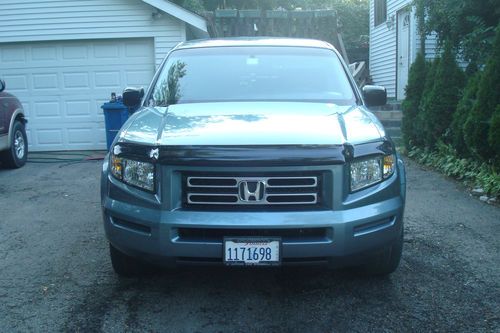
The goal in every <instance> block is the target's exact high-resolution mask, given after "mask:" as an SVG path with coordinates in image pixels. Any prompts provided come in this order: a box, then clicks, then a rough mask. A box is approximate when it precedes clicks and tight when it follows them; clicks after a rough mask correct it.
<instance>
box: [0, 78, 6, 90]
mask: <svg viewBox="0 0 500 333" xmlns="http://www.w3.org/2000/svg"><path fill="white" fill-rule="evenodd" d="M4 90H5V81H4V80H2V79H0V92H2V91H4Z"/></svg>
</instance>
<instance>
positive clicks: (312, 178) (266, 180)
mask: <svg viewBox="0 0 500 333" xmlns="http://www.w3.org/2000/svg"><path fill="white" fill-rule="evenodd" d="M195 180H209V181H210V180H212V181H214V184H213V185H205V184H203V185H196V184H193V181H195ZM217 180H221V181H227V180H232V181H234V185H232V184H231V185H217ZM273 180H281V181H283V180H284V181H286V180H290V181H292V183H293V181H294V180H306V182H310V183H311V184H305V185H304V184H299V185H294V184H291V185H285V184H280V185H269V182H272V181H273ZM242 182H261V183H264V184H265V189H266V190H267V189H281V190H282V191H283V190H284V189H290V190H292V189H297V188H301V189H307V188H311V189H312V188H315V187H317V186H318V177H316V176H304V177H297V176H292V177H239V176H238V177H227V176H222V177H215V176H209V177H203V176H189V177H187V180H186V185H187V193H186V194H187V195H186V198H187V203H188V204H193V205H305V204H307V205H311V204H317V203H318V193H317V192H303V193H300V192H299V193H297V192H282V193H267V192H266V193H264V196H263V198H262V199H261V200H250V201H246V200H243V199H242V198H241V197H240V196H241V194H240V184H241V183H242ZM232 183H233V182H232ZM195 188H198V189H210V188H212V189H233V190H235V191H237V192H236V193H217V192H212V191H211V192H189V190H190V189H195ZM318 191H319V189H318ZM195 196H202V197H211V198H212V199H213V201H198V200H193V197H195ZM300 196H302V197H305V198H307V197H310V198H311V200H303V201H294V200H290V201H287V198H288V199H291V198H292V197H300ZM223 197H225V198H227V197H233V198H234V199H235V201H233V202H225V201H223V200H221V201H217V198H221V199H222V198H223ZM270 198H282V201H281V202H275V201H269V200H268V199H270ZM271 200H272V199H271Z"/></svg>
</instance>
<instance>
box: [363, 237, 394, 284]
mask: <svg viewBox="0 0 500 333" xmlns="http://www.w3.org/2000/svg"><path fill="white" fill-rule="evenodd" d="M402 253H403V233H402V232H401V236H400V237H399V238H398V239H397V240H396V241H394V243H392V244H391V245H390V246H388V247H387V248H386V249H384V250H383V251H382V252H381V253H380V254H378V255H377V256H375V257H373V258H371V259H370V260H369V261H368V262H367V263H366V264H364V265H363V266H361V267H360V268H361V272H362V273H363V274H364V275H368V276H384V275H389V274H391V273H393V272H394V271H395V270H396V269H397V268H398V266H399V262H400V261H401V255H402Z"/></svg>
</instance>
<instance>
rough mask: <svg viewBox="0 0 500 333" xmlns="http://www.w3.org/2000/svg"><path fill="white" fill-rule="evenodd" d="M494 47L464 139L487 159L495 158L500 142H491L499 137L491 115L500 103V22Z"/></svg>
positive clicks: (480, 83)
mask: <svg viewBox="0 0 500 333" xmlns="http://www.w3.org/2000/svg"><path fill="white" fill-rule="evenodd" d="M493 46H494V48H493V50H492V53H491V55H490V57H489V59H488V61H487V63H486V66H485V68H484V72H483V74H482V75H481V79H480V81H479V87H478V91H477V101H476V102H475V103H474V105H473V107H472V109H471V112H470V113H469V116H468V117H467V120H466V122H465V128H464V131H465V133H464V134H465V142H466V143H467V146H468V148H469V150H470V151H472V152H474V153H475V154H476V155H478V156H479V157H480V158H482V159H483V160H484V161H489V160H495V159H498V158H496V151H497V148H496V147H497V146H498V145H500V141H496V142H489V137H490V136H491V138H492V139H495V138H496V137H497V134H495V132H496V131H497V129H492V130H491V133H490V127H491V121H492V115H493V113H494V112H495V110H496V109H497V107H498V105H499V104H500V93H499V92H500V25H499V26H498V27H497V34H496V37H495V42H494V45H493Z"/></svg>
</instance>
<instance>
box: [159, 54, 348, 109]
mask: <svg viewBox="0 0 500 333" xmlns="http://www.w3.org/2000/svg"><path fill="white" fill-rule="evenodd" d="M212 101H311V102H316V101H317V102H330V103H336V104H343V105H345V104H353V103H355V95H354V93H353V90H352V87H351V85H350V82H349V80H348V78H347V75H346V73H345V71H344V68H343V66H342V64H341V62H340V60H339V57H338V56H337V54H336V53H334V52H333V51H331V50H328V49H320V48H306V47H212V48H193V49H184V50H183V49H180V50H177V51H174V52H172V54H171V55H170V56H169V58H168V59H167V61H166V63H165V65H164V66H163V68H162V71H161V73H160V75H159V77H158V80H157V81H156V83H155V86H154V89H153V92H152V95H151V96H150V105H156V106H166V105H169V104H177V103H196V102H212Z"/></svg>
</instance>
